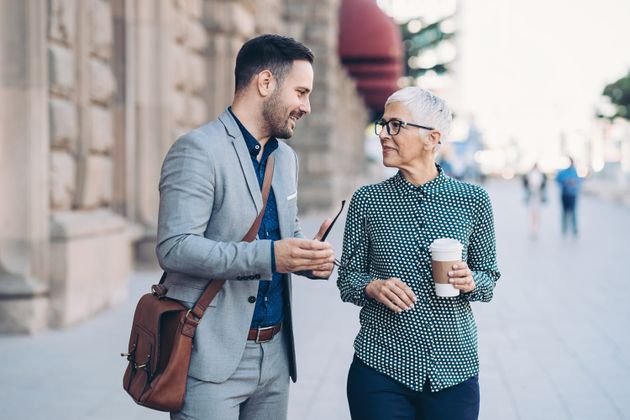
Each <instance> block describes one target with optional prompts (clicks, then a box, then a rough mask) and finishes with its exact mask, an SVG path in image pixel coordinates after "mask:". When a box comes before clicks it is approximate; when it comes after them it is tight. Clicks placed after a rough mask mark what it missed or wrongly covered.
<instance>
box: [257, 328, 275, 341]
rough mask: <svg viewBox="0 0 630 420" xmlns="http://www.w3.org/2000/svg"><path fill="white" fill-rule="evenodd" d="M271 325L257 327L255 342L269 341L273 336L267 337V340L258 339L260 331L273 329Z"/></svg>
mask: <svg viewBox="0 0 630 420" xmlns="http://www.w3.org/2000/svg"><path fill="white" fill-rule="evenodd" d="M273 327H274V326H273V325H272V326H271V327H262V328H260V327H259V328H258V330H257V331H256V344H260V343H266V342H267V341H271V338H273V336H272V337H271V338H270V339H269V340H264V341H261V340H260V333H261V331H265V330H273Z"/></svg>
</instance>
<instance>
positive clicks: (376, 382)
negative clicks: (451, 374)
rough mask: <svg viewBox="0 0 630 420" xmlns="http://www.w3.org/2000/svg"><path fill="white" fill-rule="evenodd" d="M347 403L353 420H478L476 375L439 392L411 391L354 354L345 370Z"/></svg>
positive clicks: (426, 390) (477, 383)
mask: <svg viewBox="0 0 630 420" xmlns="http://www.w3.org/2000/svg"><path fill="white" fill-rule="evenodd" d="M347 392H348V403H349V405H350V415H351V416H352V419H353V420H477V418H478V417H479V380H478V378H477V376H473V377H472V378H470V379H468V380H466V381H464V382H462V383H460V384H457V385H455V386H452V387H450V388H446V389H443V390H442V391H438V392H429V389H428V384H426V383H425V385H424V388H423V389H422V392H418V391H413V390H412V389H409V388H407V387H406V386H405V385H403V384H401V383H400V382H398V381H396V380H394V379H392V378H390V377H389V376H387V375H385V374H382V373H380V372H377V371H376V370H374V369H372V368H371V367H369V366H367V365H366V364H365V363H363V362H362V361H361V360H360V359H359V358H357V357H356V356H355V357H354V360H353V361H352V365H351V366H350V371H349V372H348V389H347Z"/></svg>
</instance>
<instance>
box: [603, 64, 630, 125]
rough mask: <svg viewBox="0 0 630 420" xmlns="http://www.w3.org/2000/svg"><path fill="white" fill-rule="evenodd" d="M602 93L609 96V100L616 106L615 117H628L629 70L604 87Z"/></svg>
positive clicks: (629, 106) (629, 98) (629, 107)
mask: <svg viewBox="0 0 630 420" xmlns="http://www.w3.org/2000/svg"><path fill="white" fill-rule="evenodd" d="M603 95H604V96H607V97H609V98H610V101H611V102H612V104H613V105H614V106H615V108H616V112H615V114H614V115H612V116H610V117H609V118H610V119H611V120H612V119H614V118H615V117H621V118H625V119H630V71H629V72H628V74H627V75H626V76H624V77H622V78H621V79H619V80H617V81H616V82H614V83H611V84H609V85H607V86H606V87H605V88H604V91H603Z"/></svg>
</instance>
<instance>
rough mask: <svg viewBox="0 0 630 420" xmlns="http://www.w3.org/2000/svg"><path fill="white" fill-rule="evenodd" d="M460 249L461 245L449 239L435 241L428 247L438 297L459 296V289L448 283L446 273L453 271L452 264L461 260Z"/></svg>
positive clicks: (455, 240)
mask: <svg viewBox="0 0 630 420" xmlns="http://www.w3.org/2000/svg"><path fill="white" fill-rule="evenodd" d="M462 249H463V247H462V244H461V243H460V242H459V241H458V240H457V239H451V238H440V239H436V240H435V241H433V243H432V244H431V245H430V246H429V251H431V270H432V272H433V281H434V282H435V294H436V295H438V296H440V297H451V296H457V295H459V289H456V288H455V287H453V285H452V284H450V283H449V282H448V272H449V271H451V270H452V269H453V264H455V263H456V262H459V261H461V260H462Z"/></svg>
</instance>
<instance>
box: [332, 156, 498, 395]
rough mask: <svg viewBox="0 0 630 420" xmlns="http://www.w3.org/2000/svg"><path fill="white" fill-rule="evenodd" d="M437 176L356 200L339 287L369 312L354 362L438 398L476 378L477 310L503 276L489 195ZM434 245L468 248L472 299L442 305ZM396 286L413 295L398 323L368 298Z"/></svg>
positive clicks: (383, 187)
mask: <svg viewBox="0 0 630 420" xmlns="http://www.w3.org/2000/svg"><path fill="white" fill-rule="evenodd" d="M437 168H438V172H439V174H438V176H437V177H436V178H435V179H433V180H432V181H430V182H428V183H426V184H424V185H421V186H418V187H416V186H414V185H413V184H411V183H410V182H408V181H407V180H406V179H405V178H404V176H403V175H402V174H401V173H400V172H398V174H397V175H395V176H393V177H392V178H390V179H388V180H386V181H384V182H381V183H379V184H375V185H368V186H364V187H362V188H360V189H359V190H357V191H356V192H355V193H354V195H353V197H352V201H351V202H350V206H349V209H348V216H347V219H346V228H345V233H344V239H343V253H342V257H341V259H342V262H343V263H344V264H345V266H344V268H341V269H340V270H339V277H338V280H337V286H338V287H339V290H340V292H341V298H342V300H343V301H345V302H352V303H354V304H356V305H359V306H361V307H362V309H361V313H360V324H361V328H360V331H359V334H358V335H357V337H356V339H355V341H354V348H355V352H356V355H357V356H358V357H359V358H360V359H361V360H362V361H363V362H365V363H366V364H367V365H368V366H370V367H372V368H373V369H375V370H377V371H379V372H382V373H384V374H386V375H388V376H390V377H391V378H393V379H395V380H397V381H399V382H401V383H402V384H404V385H405V386H407V387H409V388H411V389H413V390H416V391H420V390H421V389H422V386H423V384H424V382H425V381H426V380H428V381H429V384H430V389H431V391H439V390H442V389H444V388H447V387H450V386H453V385H456V384H459V383H461V382H463V381H465V380H466V379H468V378H470V377H472V376H474V375H476V374H477V373H478V372H479V359H478V355H477V326H476V324H475V319H474V317H473V312H472V310H471V307H470V302H471V301H483V302H488V301H490V299H492V292H493V289H494V286H495V283H496V281H497V280H498V279H499V276H500V273H499V270H498V267H497V261H496V251H495V237H494V221H493V216H492V205H491V203H490V198H489V197H488V194H487V193H486V191H485V190H484V189H483V188H481V187H479V186H477V185H472V184H467V183H464V182H460V181H457V180H455V179H453V178H450V177H448V176H446V175H445V174H444V172H443V171H442V169H441V168H440V167H439V166H438V167H437ZM437 238H455V239H458V240H459V241H460V242H461V243H462V244H463V245H464V250H463V258H464V261H466V262H467V263H468V266H469V267H470V270H471V271H472V272H473V278H474V280H475V283H476V288H475V290H473V291H472V292H470V293H461V294H460V295H459V296H457V297H448V298H442V297H437V296H436V294H435V291H434V286H433V280H432V277H431V255H430V253H429V245H430V244H431V242H433V240H434V239H437ZM390 277H398V278H400V279H401V280H402V281H403V282H405V283H406V284H407V285H408V286H409V287H411V289H412V290H413V291H414V293H415V294H416V296H417V298H418V301H417V302H416V304H415V307H414V308H413V309H411V310H409V311H403V312H401V313H395V312H393V311H391V310H390V309H388V308H387V307H385V306H384V305H383V304H381V303H379V302H377V301H375V300H371V299H368V298H367V296H366V295H365V294H364V289H365V286H366V285H367V284H368V283H369V282H370V281H371V280H373V279H387V278H390Z"/></svg>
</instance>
